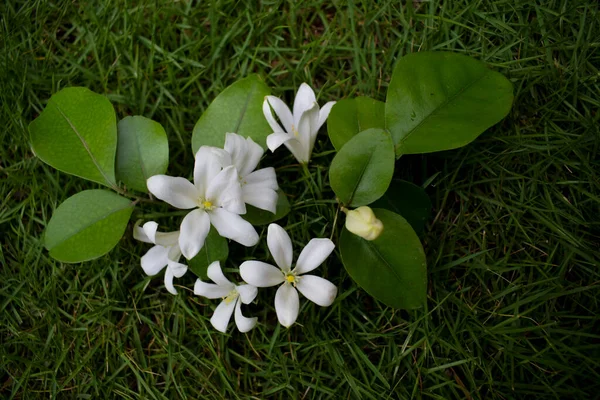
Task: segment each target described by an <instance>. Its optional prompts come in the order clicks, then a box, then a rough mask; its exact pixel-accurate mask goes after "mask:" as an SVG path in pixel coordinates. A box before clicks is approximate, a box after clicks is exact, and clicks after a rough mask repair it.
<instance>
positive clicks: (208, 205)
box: [198, 198, 215, 211]
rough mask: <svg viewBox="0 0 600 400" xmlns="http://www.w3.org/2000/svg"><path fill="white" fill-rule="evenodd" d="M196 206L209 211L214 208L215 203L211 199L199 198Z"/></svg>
mask: <svg viewBox="0 0 600 400" xmlns="http://www.w3.org/2000/svg"><path fill="white" fill-rule="evenodd" d="M198 207H200V208H201V209H203V210H206V211H210V210H212V209H214V208H215V205H214V204H213V202H212V201H210V200H207V199H202V198H201V199H198Z"/></svg>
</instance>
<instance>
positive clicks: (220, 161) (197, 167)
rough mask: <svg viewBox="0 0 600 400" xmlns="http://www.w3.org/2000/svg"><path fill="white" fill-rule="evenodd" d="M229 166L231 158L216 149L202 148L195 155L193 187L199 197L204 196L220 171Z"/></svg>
mask: <svg viewBox="0 0 600 400" xmlns="http://www.w3.org/2000/svg"><path fill="white" fill-rule="evenodd" d="M229 165H231V156H230V155H229V153H228V152H226V151H225V150H223V149H219V148H218V147H212V146H202V147H200V149H198V152H197V153H196V163H195V164H194V185H196V187H197V188H198V191H199V192H200V195H201V196H204V195H206V191H207V188H208V186H209V184H210V182H211V181H212V180H213V179H214V177H215V176H217V174H218V173H219V172H221V170H222V169H223V168H225V167H227V166H229Z"/></svg>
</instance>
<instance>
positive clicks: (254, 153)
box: [238, 137, 265, 176]
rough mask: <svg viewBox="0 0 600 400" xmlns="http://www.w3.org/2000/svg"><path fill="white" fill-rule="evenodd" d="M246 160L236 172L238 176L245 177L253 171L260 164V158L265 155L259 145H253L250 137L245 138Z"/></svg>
mask: <svg viewBox="0 0 600 400" xmlns="http://www.w3.org/2000/svg"><path fill="white" fill-rule="evenodd" d="M246 146H247V147H246V160H245V163H244V165H243V166H242V168H239V169H238V171H239V173H240V176H246V175H248V174H250V173H251V172H252V171H254V170H255V169H256V167H257V165H258V163H259V162H260V159H261V157H262V156H263V154H265V151H264V150H263V148H262V147H260V145H259V144H257V143H255V142H254V140H252V138H251V137H248V138H246Z"/></svg>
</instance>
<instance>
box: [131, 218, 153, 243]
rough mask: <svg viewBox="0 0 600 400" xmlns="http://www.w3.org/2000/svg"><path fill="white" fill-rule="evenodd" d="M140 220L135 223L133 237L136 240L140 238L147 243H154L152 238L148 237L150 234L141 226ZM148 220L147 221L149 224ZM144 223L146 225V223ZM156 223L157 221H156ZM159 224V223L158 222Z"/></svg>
mask: <svg viewBox="0 0 600 400" xmlns="http://www.w3.org/2000/svg"><path fill="white" fill-rule="evenodd" d="M140 222H141V220H139V221H137V222H136V223H135V225H134V226H133V238H134V239H135V240H139V241H140V242H146V243H154V242H153V241H152V240H150V238H149V237H148V235H146V232H145V231H144V228H142V227H141V226H140ZM147 223H148V222H146V224H147ZM146 224H144V225H146ZM155 224H156V222H155ZM156 225H157V226H158V224H156Z"/></svg>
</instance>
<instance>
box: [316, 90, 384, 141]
mask: <svg viewBox="0 0 600 400" xmlns="http://www.w3.org/2000/svg"><path fill="white" fill-rule="evenodd" d="M371 128H380V129H385V103H384V102H382V101H377V100H374V99H371V98H369V97H357V98H355V99H344V100H340V101H338V102H337V103H335V105H334V106H333V108H332V109H331V113H329V117H328V118H327V133H328V134H329V139H330V140H331V143H332V144H333V147H335V149H336V150H337V151H340V149H341V148H342V146H343V145H344V144H346V142H347V141H349V140H350V139H352V138H353V137H354V136H356V135H357V134H358V133H359V132H362V131H365V130H367V129H371Z"/></svg>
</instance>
